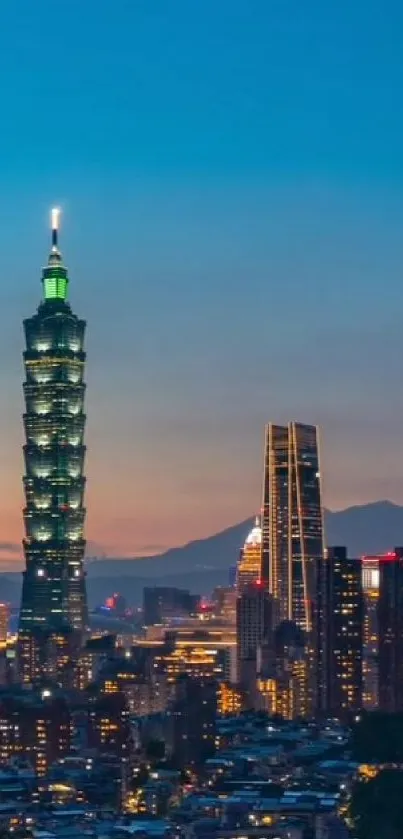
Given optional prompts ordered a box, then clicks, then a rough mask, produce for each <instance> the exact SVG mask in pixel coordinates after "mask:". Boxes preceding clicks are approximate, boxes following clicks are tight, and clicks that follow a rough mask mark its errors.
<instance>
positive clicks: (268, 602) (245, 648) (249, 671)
mask: <svg viewBox="0 0 403 839" xmlns="http://www.w3.org/2000/svg"><path fill="white" fill-rule="evenodd" d="M263 645H267V646H269V647H272V646H273V600H272V597H271V596H270V594H269V593H268V591H267V589H265V588H264V586H263V585H261V584H260V583H252V584H251V585H249V587H248V588H247V589H245V591H243V592H242V594H240V595H239V597H238V599H237V673H238V682H239V684H240V685H241V687H242V688H243V689H244V690H245V691H247V693H248V694H249V696H250V698H251V700H252V703H253V696H254V693H255V690H256V679H257V671H258V656H259V650H260V648H261V647H262V646H263Z"/></svg>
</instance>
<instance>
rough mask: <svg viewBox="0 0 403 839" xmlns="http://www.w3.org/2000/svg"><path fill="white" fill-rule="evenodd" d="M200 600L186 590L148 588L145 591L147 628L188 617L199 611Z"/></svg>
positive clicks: (144, 602)
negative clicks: (172, 619) (176, 618)
mask: <svg viewBox="0 0 403 839" xmlns="http://www.w3.org/2000/svg"><path fill="white" fill-rule="evenodd" d="M199 600H200V598H199V597H198V595H195V594H190V592H189V591H187V590H186V589H180V588H175V587H173V586H153V587H152V588H149V587H146V588H145V589H144V591H143V614H144V624H145V626H153V625H155V624H159V623H163V622H164V621H167V620H170V619H171V618H175V617H187V616H189V615H192V614H194V613H195V612H196V611H197V608H198V604H199Z"/></svg>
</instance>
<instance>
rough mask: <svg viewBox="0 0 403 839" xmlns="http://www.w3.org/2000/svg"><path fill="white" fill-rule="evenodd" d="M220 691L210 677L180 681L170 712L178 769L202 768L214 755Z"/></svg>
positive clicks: (169, 718) (171, 738)
mask: <svg viewBox="0 0 403 839" xmlns="http://www.w3.org/2000/svg"><path fill="white" fill-rule="evenodd" d="M218 691H219V685H218V682H217V681H216V680H215V679H213V678H211V677H207V678H198V679H194V678H192V677H191V676H189V675H187V674H182V675H181V676H179V678H178V679H177V681H176V684H175V694H174V698H173V700H172V703H171V705H170V706H169V710H168V721H169V723H170V725H169V736H168V740H169V741H170V746H171V751H172V758H173V760H174V761H175V764H176V765H177V766H180V767H184V766H191V765H192V764H193V765H196V766H199V765H201V764H202V763H203V762H204V761H205V760H206V758H209V757H212V755H213V754H214V751H215V732H216V716H217V699H218Z"/></svg>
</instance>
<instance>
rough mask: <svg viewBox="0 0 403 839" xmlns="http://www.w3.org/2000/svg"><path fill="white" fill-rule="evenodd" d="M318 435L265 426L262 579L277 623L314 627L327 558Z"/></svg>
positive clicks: (296, 426) (303, 428)
mask: <svg viewBox="0 0 403 839" xmlns="http://www.w3.org/2000/svg"><path fill="white" fill-rule="evenodd" d="M323 551H324V543H323V508H322V497H321V479H320V464H319V442H318V430H317V428H316V427H315V426H311V425H302V424H301V423H296V422H290V423H289V424H288V425H287V426H280V425H274V424H273V423H270V424H269V425H267V426H266V440H265V459H264V479H263V515H262V568H261V579H262V581H263V582H264V583H265V584H266V586H267V587H268V590H269V592H270V594H271V595H272V596H273V597H274V599H275V607H276V611H277V620H276V622H277V623H280V622H281V621H285V620H286V621H292V622H294V623H295V624H296V625H297V626H298V627H299V628H300V629H302V630H303V631H304V632H306V633H310V632H311V631H312V628H313V603H314V599H315V595H316V582H315V572H316V566H317V561H318V559H320V558H321V557H323Z"/></svg>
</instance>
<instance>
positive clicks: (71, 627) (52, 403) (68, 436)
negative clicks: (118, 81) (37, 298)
mask: <svg viewBox="0 0 403 839" xmlns="http://www.w3.org/2000/svg"><path fill="white" fill-rule="evenodd" d="M42 286H43V300H42V302H41V303H40V305H39V307H38V310H37V312H36V314H35V315H33V316H32V317H31V318H28V320H25V321H24V331H25V341H26V349H25V352H24V366H25V383H24V397H25V413H24V429H25V445H24V460H25V475H24V491H25V509H24V522H25V539H24V553H25V571H24V575H23V589H22V602H21V612H20V623H19V664H20V673H21V678H22V680H23V681H24V682H27V683H28V682H32V681H33V680H35V679H36V678H37V677H38V676H39V674H40V672H41V665H40V657H41V656H40V653H41V650H40V648H41V646H42V644H43V640H44V638H45V637H46V636H47V635H48V634H51V635H53V634H56V636H57V637H59V636H60V634H63V633H64V632H67V633H69V637H70V638H71V637H72V633H73V634H77V635H78V636H80V637H81V636H82V633H83V632H84V629H85V627H86V623H87V605H86V591H85V577H84V569H83V559H84V549H85V541H84V533H83V528H84V517H85V509H84V487H85V478H84V456H85V446H84V426H85V414H84V391H85V384H84V363H85V352H84V332H85V321H83V320H80V319H79V318H78V317H77V316H76V315H75V314H74V313H73V311H72V309H71V306H70V304H69V303H68V301H67V290H68V274H67V270H66V268H65V266H64V264H63V260H62V256H61V253H60V251H59V247H58V213H57V211H52V246H51V251H50V254H49V259H48V264H47V266H46V267H45V268H44V269H43V272H42Z"/></svg>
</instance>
